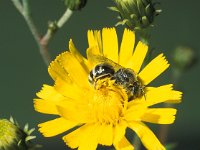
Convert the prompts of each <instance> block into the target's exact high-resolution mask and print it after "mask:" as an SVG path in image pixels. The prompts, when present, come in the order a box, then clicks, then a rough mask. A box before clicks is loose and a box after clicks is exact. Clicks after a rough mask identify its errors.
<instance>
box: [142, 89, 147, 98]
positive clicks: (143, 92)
mask: <svg viewBox="0 0 200 150" xmlns="http://www.w3.org/2000/svg"><path fill="white" fill-rule="evenodd" d="M144 88H145V86H143V87H142V88H141V91H142V95H143V96H144V99H145V100H146V99H147V97H146V93H145V91H144Z"/></svg>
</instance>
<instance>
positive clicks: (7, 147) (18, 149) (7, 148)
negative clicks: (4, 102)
mask: <svg viewBox="0 0 200 150" xmlns="http://www.w3.org/2000/svg"><path fill="white" fill-rule="evenodd" d="M33 131H34V129H31V130H28V126H27V125H26V126H25V127H24V130H22V129H21V128H20V127H19V125H18V124H17V123H15V122H14V120H13V119H12V118H11V119H10V121H9V120H7V119H0V149H1V150H28V149H29V148H33V146H32V145H31V144H30V140H31V139H34V138H35V136H31V135H30V134H31V133H32V132H33Z"/></svg>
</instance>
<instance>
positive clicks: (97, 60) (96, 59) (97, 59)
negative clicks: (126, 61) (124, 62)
mask: <svg viewBox="0 0 200 150" xmlns="http://www.w3.org/2000/svg"><path fill="white" fill-rule="evenodd" d="M88 56H89V57H88V59H89V61H90V62H91V63H92V64H93V66H96V65H98V64H103V63H107V64H109V65H111V66H113V68H114V69H115V71H117V70H119V69H120V68H123V67H122V66H120V65H119V64H117V63H115V62H113V61H112V60H110V59H108V58H106V57H105V56H103V55H96V54H92V53H88Z"/></svg>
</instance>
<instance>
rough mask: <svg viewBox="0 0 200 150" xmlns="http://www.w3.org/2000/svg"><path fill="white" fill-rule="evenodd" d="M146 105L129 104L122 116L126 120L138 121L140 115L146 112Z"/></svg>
mask: <svg viewBox="0 0 200 150" xmlns="http://www.w3.org/2000/svg"><path fill="white" fill-rule="evenodd" d="M146 109H147V107H146V106H145V105H143V104H140V105H129V107H128V109H127V110H126V112H125V114H124V118H125V119H126V120H127V121H140V120H141V116H142V115H143V114H144V113H145V112H146Z"/></svg>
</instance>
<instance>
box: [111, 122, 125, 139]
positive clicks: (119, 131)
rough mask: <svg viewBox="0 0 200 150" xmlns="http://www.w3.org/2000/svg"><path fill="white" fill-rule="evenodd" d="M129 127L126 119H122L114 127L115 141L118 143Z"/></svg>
mask: <svg viewBox="0 0 200 150" xmlns="http://www.w3.org/2000/svg"><path fill="white" fill-rule="evenodd" d="M126 128H127V123H126V122H125V121H120V122H119V123H118V124H117V125H116V126H115V127H114V139H113V143H118V142H119V141H120V140H121V139H122V138H123V137H124V135H125V133H126Z"/></svg>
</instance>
